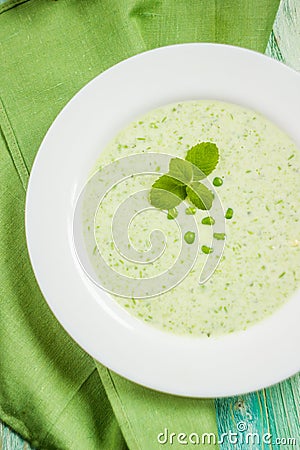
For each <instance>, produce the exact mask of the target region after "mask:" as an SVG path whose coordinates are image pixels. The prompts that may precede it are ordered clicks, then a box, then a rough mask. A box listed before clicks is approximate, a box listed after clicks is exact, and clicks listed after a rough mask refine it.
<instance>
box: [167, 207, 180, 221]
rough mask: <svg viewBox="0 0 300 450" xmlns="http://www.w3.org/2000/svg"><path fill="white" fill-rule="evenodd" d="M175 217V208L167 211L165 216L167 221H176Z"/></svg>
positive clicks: (176, 212) (176, 214) (176, 213)
mask: <svg viewBox="0 0 300 450" xmlns="http://www.w3.org/2000/svg"><path fill="white" fill-rule="evenodd" d="M177 216H178V211H177V209H176V208H172V209H169V211H168V215H167V218H168V219H169V220H173V219H176V217H177Z"/></svg>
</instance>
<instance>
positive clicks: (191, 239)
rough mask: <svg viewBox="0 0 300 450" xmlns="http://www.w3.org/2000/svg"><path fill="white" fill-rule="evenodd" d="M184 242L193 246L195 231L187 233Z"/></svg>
mask: <svg viewBox="0 0 300 450" xmlns="http://www.w3.org/2000/svg"><path fill="white" fill-rule="evenodd" d="M184 240H185V242H186V243H187V244H193V242H194V241H195V233H194V232H193V231H187V232H186V233H185V235H184Z"/></svg>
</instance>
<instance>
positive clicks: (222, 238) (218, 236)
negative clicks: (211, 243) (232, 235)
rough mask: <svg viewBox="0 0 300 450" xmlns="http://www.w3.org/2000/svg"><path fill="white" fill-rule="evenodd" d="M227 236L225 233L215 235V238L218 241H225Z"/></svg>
mask: <svg viewBox="0 0 300 450" xmlns="http://www.w3.org/2000/svg"><path fill="white" fill-rule="evenodd" d="M225 236H226V235H225V233H214V238H215V239H217V240H218V241H224V239H225Z"/></svg>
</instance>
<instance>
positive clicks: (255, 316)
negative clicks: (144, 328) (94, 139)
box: [91, 100, 300, 336]
mask: <svg viewBox="0 0 300 450" xmlns="http://www.w3.org/2000/svg"><path fill="white" fill-rule="evenodd" d="M203 141H210V142H214V143H215V144H216V145H217V146H218V148H219V153H220V159H219V163H218V165H217V168H216V169H215V170H214V172H213V173H211V174H210V175H209V177H208V178H209V179H210V180H211V181H213V179H214V178H216V177H218V178H220V179H221V180H222V181H223V183H219V184H221V185H220V186H217V187H216V188H215V189H216V190H217V193H218V196H219V198H220V200H221V202H222V205H223V207H224V210H225V211H226V210H227V209H228V208H231V209H232V210H233V216H232V218H231V219H227V220H226V241H225V249H224V253H223V256H222V258H221V261H220V264H219V266H218V268H217V270H216V271H215V272H214V274H213V275H212V277H211V278H210V279H209V280H208V281H207V282H206V283H205V284H202V285H201V284H199V277H200V273H201V270H202V267H203V265H204V263H205V260H206V258H207V254H205V253H204V252H203V251H202V250H201V248H202V246H209V245H210V242H211V233H212V231H211V227H210V226H208V225H207V224H206V225H205V224H203V223H202V219H203V218H204V217H207V216H208V213H207V212H206V211H201V210H197V211H196V214H195V219H196V221H197V223H198V227H199V241H200V242H199V252H198V256H197V260H196V263H195V265H194V267H193V268H192V270H191V271H190V273H189V274H188V276H187V277H186V278H185V279H184V280H183V281H182V282H181V283H179V284H178V285H177V286H176V287H174V288H172V289H171V290H170V291H168V292H166V293H163V294H161V295H158V296H156V297H154V298H148V299H140V300H138V299H136V298H121V297H117V296H114V298H115V300H116V301H117V302H118V303H119V304H120V305H121V306H122V307H124V308H125V309H126V310H127V311H128V313H129V314H132V315H134V316H135V317H137V318H138V319H140V320H142V321H144V322H146V323H147V324H149V325H152V326H155V327H157V328H160V329H162V330H165V331H169V332H173V333H176V334H187V335H194V336H200V335H205V336H212V335H220V334H224V333H232V332H234V331H237V330H244V329H246V328H247V327H249V326H250V325H252V324H255V323H256V322H258V321H260V320H262V319H264V318H265V317H267V316H268V315H270V314H272V313H273V312H274V311H275V310H276V309H277V308H279V307H280V306H281V305H283V303H284V302H286V301H287V300H288V299H289V298H290V297H291V296H292V294H294V293H295V291H296V290H297V288H298V287H299V284H300V269H299V268H300V264H299V263H300V222H299V207H300V153H299V151H298V149H297V148H296V146H295V144H294V143H293V142H292V141H291V139H290V138H289V137H288V136H287V135H286V134H285V133H283V132H282V131H281V130H280V129H279V128H278V127H277V126H275V125H274V124H273V123H271V122H270V121H269V120H267V119H266V118H265V117H263V116H262V115H260V114H257V113H255V112H253V111H251V110H248V109H246V108H242V107H240V106H236V105H232V104H228V103H222V102H217V101H207V100H204V101H192V102H183V103H180V104H172V105H167V106H164V107H162V108H159V109H156V110H154V111H151V112H149V113H148V114H146V115H145V116H143V117H141V118H139V119H138V120H136V121H134V122H132V123H131V124H130V125H129V126H127V127H126V128H125V129H123V130H122V131H121V132H120V133H119V134H118V135H117V136H116V137H115V138H114V139H113V140H112V141H111V142H110V143H109V145H108V146H107V147H106V148H105V149H104V151H103V152H101V154H100V157H99V159H98V161H97V164H96V165H95V168H94V169H95V170H98V169H99V168H100V169H101V167H104V166H105V165H106V164H108V163H110V162H112V161H114V160H116V159H118V158H120V157H124V156H126V155H131V154H136V153H147V152H157V153H169V154H172V155H174V156H177V157H180V158H185V155H186V152H187V150H188V149H189V148H191V147H192V146H194V145H195V144H197V143H199V142H203ZM158 171H159V167H158ZM155 179H157V177H156V176H155V175H146V174H143V175H140V176H133V177H132V178H129V179H127V180H126V181H124V182H123V183H121V184H119V185H116V186H115V188H114V189H112V190H111V191H110V192H109V193H108V194H107V196H106V197H105V198H104V200H103V202H102V203H101V206H100V208H99V210H98V212H97V216H96V240H97V243H98V246H99V248H100V249H101V253H102V255H103V257H104V258H105V260H106V261H107V263H108V264H109V265H110V266H111V267H113V268H114V270H115V271H117V272H119V273H120V274H126V275H127V276H130V277H133V278H137V277H140V278H144V277H153V276H156V275H157V274H158V273H160V272H161V271H163V270H167V269H168V267H170V266H172V263H173V261H174V259H175V258H176V257H177V256H178V254H179V251H180V245H181V239H180V233H179V230H178V227H177V225H176V221H175V220H169V219H167V216H166V214H164V213H163V212H161V211H159V210H155V209H152V210H149V211H145V212H144V213H141V214H139V215H137V216H136V217H135V218H134V220H133V221H132V222H131V224H130V227H129V229H128V231H127V230H124V233H127V232H128V235H129V238H130V242H131V244H132V246H134V247H135V248H137V249H139V250H141V251H142V250H145V249H147V248H149V233H150V232H151V230H153V229H156V228H159V229H161V230H162V232H163V233H164V235H165V236H166V239H167V245H166V249H165V252H164V253H163V255H162V256H161V258H159V259H158V260H156V261H155V263H153V264H135V263H130V262H129V261H127V260H126V258H123V257H122V256H120V254H119V253H118V251H117V249H116V248H115V245H114V242H113V239H112V235H111V226H110V223H111V220H112V217H113V215H114V212H115V211H116V209H117V208H118V206H119V205H120V203H121V202H123V201H124V200H125V199H126V198H128V196H129V195H130V194H131V193H133V192H135V191H136V190H138V189H144V188H150V187H151V185H152V183H153V182H154V181H155ZM187 245H188V244H187ZM189 245H193V243H191V244H189ZM91 258H93V256H92V255H91ZM94 265H95V266H96V263H95V262H94ZM96 270H97V267H96Z"/></svg>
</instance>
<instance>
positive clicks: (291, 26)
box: [0, 0, 300, 450]
mask: <svg viewBox="0 0 300 450" xmlns="http://www.w3.org/2000/svg"><path fill="white" fill-rule="evenodd" d="M2 1H3V0H0V3H1V2H2ZM266 53H267V54H268V55H270V56H272V57H273V58H276V59H278V60H280V61H283V62H284V63H286V64H287V65H289V66H290V67H293V68H294V69H296V70H299V71H300V0H282V1H281V4H280V8H279V11H278V14H277V18H276V21H275V24H274V27H273V32H272V34H271V37H270V40H269V43H268V47H267V50H266ZM215 404H216V412H217V422H218V430H219V436H220V437H221V436H222V433H228V431H229V430H231V431H232V432H233V433H234V432H237V424H240V423H244V424H246V425H245V426H246V427H247V430H246V431H244V432H240V433H238V434H239V443H238V444H233V443H230V442H229V441H228V439H226V438H224V442H223V443H222V444H220V450H229V449H230V450H232V449H236V450H252V449H253V450H260V449H264V450H268V449H272V450H283V449H285V450H290V449H300V374H298V375H296V376H294V377H292V378H291V379H289V380H287V381H284V382H283V383H280V384H277V385H275V386H272V387H271V388H269V389H265V390H262V391H259V392H255V393H251V394H248V395H243V396H241V397H230V398H224V399H217V400H216V402H215ZM247 433H256V434H255V435H254V438H253V439H254V440H255V439H256V440H257V437H256V436H259V437H260V440H261V439H262V436H263V435H264V434H265V433H269V434H271V435H272V444H268V443H263V442H260V443H257V441H256V442H253V439H252V440H250V441H249V442H248V443H246V442H243V439H244V440H245V437H246V434H247ZM277 438H280V439H290V438H296V439H297V442H296V444H293V443H287V444H285V443H284V442H281V443H276V442H275V440H276V439H277ZM0 449H2V450H25V449H26V450H30V449H31V447H30V446H29V445H28V444H27V443H26V442H25V441H24V440H23V439H22V438H20V437H19V436H18V435H17V434H16V433H14V432H13V431H11V430H10V429H9V428H8V427H6V426H5V425H4V424H1V423H0ZM87 450H88V449H87ZM112 450H113V449H112Z"/></svg>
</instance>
